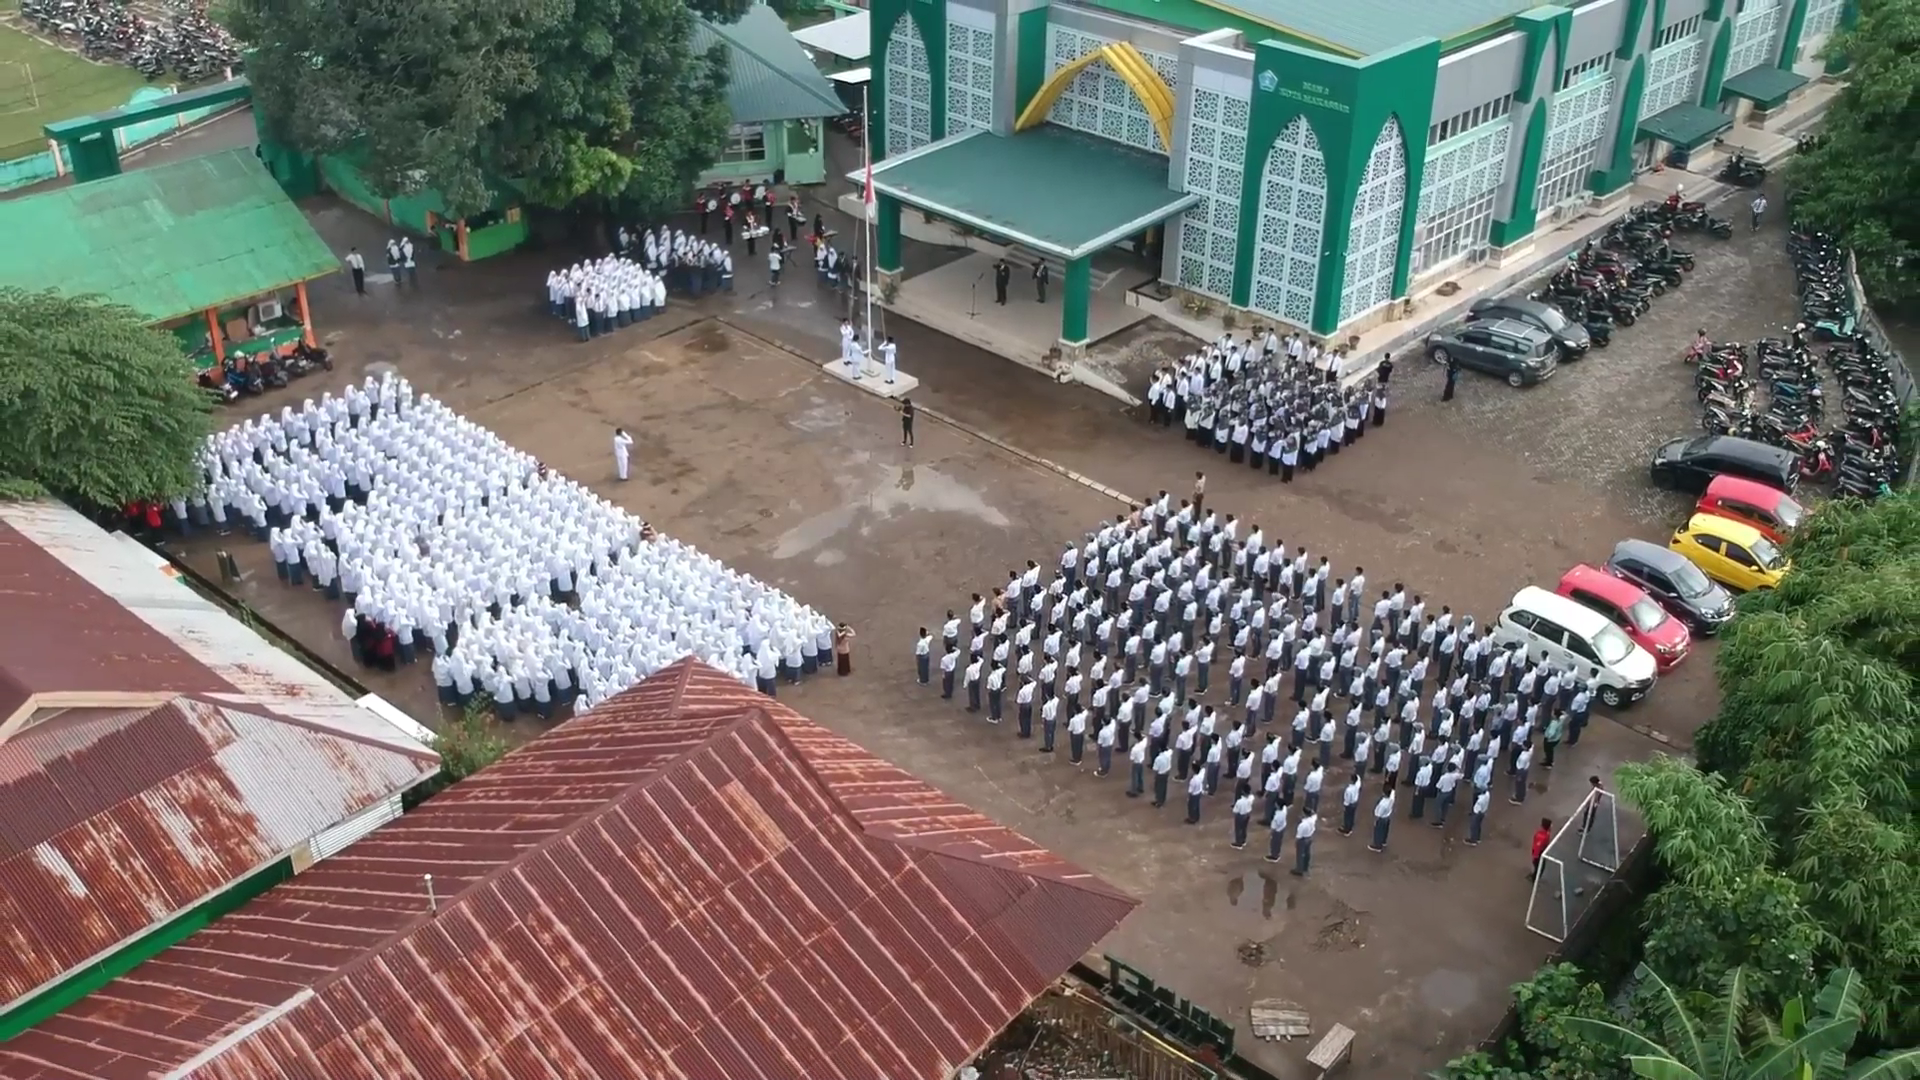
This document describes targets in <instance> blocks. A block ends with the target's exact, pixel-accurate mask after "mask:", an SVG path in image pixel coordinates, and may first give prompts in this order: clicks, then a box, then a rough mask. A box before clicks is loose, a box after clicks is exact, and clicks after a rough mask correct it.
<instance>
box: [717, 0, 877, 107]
mask: <svg viewBox="0 0 1920 1080" xmlns="http://www.w3.org/2000/svg"><path fill="white" fill-rule="evenodd" d="M715 44H720V45H725V46H726V48H727V108H728V110H729V111H730V112H732V114H733V122H734V123H736V124H766V123H772V122H774V121H777V120H812V119H818V118H820V117H824V116H839V115H840V114H841V113H843V112H846V111H847V105H846V102H844V101H841V100H840V95H838V94H836V93H834V92H833V84H832V83H830V82H828V81H827V77H826V76H825V75H822V74H820V69H819V68H816V67H814V66H813V61H811V60H809V59H807V54H806V51H805V50H804V49H802V48H801V47H800V43H799V42H798V41H795V40H794V39H793V34H792V33H791V32H790V31H788V29H787V24H786V22H785V21H784V20H782V19H781V18H780V16H779V15H778V14H777V13H775V12H774V10H773V9H772V8H770V7H768V6H766V5H765V4H755V5H753V6H752V7H750V8H748V9H747V13H746V14H745V15H743V16H741V18H740V21H738V22H733V23H714V22H709V21H708V20H706V19H698V20H696V21H695V22H694V24H693V48H694V51H696V52H703V53H704V52H706V51H707V50H708V49H711V48H712V47H713V46H714V45H715Z"/></svg>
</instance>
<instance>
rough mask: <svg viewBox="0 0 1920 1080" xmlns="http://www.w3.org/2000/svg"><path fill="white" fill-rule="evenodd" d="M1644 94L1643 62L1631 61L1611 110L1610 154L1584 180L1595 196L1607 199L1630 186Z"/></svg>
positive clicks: (1645, 69)
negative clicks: (1615, 116) (1614, 115)
mask: <svg viewBox="0 0 1920 1080" xmlns="http://www.w3.org/2000/svg"><path fill="white" fill-rule="evenodd" d="M1646 91H1647V58H1646V56H1645V55H1644V54H1642V55H1640V56H1636V57H1634V58H1633V67H1632V69H1630V70H1629V71H1628V72H1627V83H1626V87H1625V89H1624V90H1622V91H1621V93H1620V95H1619V99H1618V100H1617V101H1615V102H1614V108H1615V109H1617V110H1619V117H1620V119H1619V125H1618V127H1617V128H1616V129H1615V130H1614V133H1613V154H1612V155H1611V156H1610V157H1607V158H1603V159H1602V160H1601V161H1600V163H1599V167H1598V168H1595V169H1594V170H1593V174H1592V175H1591V176H1590V177H1589V178H1588V180H1587V186H1588V187H1589V188H1592V189H1593V193H1594V194H1595V195H1611V194H1613V193H1614V192H1616V191H1619V190H1620V189H1621V188H1623V187H1626V186H1627V185H1628V184H1630V183H1632V182H1633V148H1634V146H1635V145H1637V144H1638V143H1639V140H1640V124H1639V122H1638V120H1637V119H1636V118H1637V117H1638V116H1639V115H1640V101H1641V99H1642V98H1644V97H1645V96H1646Z"/></svg>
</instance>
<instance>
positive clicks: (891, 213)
mask: <svg viewBox="0 0 1920 1080" xmlns="http://www.w3.org/2000/svg"><path fill="white" fill-rule="evenodd" d="M873 248H874V256H875V260H876V261H875V262H874V266H873V268H874V269H875V270H878V271H880V272H881V273H883V274H891V273H898V272H899V271H900V269H901V266H900V200H899V199H896V198H894V197H893V196H891V195H879V194H876V195H875V196H874V222H873Z"/></svg>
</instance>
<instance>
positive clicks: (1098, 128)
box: [1047, 26, 1180, 154]
mask: <svg viewBox="0 0 1920 1080" xmlns="http://www.w3.org/2000/svg"><path fill="white" fill-rule="evenodd" d="M1108 44H1111V42H1110V41H1109V40H1108V39H1106V38H1103V37H1099V36H1097V35H1094V34H1086V33H1082V32H1080V31H1078V30H1070V29H1068V28H1067V27H1064V26H1049V27H1047V73H1048V74H1049V75H1051V74H1052V73H1053V72H1055V71H1058V70H1060V69H1061V68H1063V67H1066V66H1067V65H1068V64H1071V63H1073V62H1074V61H1075V60H1078V59H1080V58H1081V57H1083V56H1085V55H1087V54H1088V53H1090V52H1093V51H1095V50H1096V49H1099V48H1100V47H1101V46H1103V45H1108ZM1140 54H1141V55H1142V56H1144V57H1146V58H1147V62H1148V63H1150V64H1152V65H1153V69H1154V71H1156V72H1158V73H1159V74H1160V78H1161V79H1162V80H1164V81H1165V82H1166V84H1167V88H1168V89H1170V90H1172V91H1173V93H1174V95H1175V100H1178V97H1179V93H1180V65H1179V62H1178V61H1176V60H1175V59H1174V58H1173V57H1171V56H1167V55H1165V54H1163V53H1157V52H1148V51H1147V50H1145V49H1142V50H1140ZM1047 120H1048V121H1049V122H1051V123H1055V124H1059V125H1060V126H1061V127H1068V128H1072V129H1074V130H1075V131H1084V132H1086V133H1087V134H1089V135H1098V136H1100V137H1102V138H1106V139H1112V140H1113V141H1115V142H1119V143H1125V144H1127V145H1128V146H1132V147H1136V148H1138V149H1141V150H1150V151H1152V152H1154V153H1156V154H1165V153H1166V152H1167V148H1166V147H1164V146H1161V145H1160V135H1159V133H1158V132H1157V131H1155V130H1154V127H1153V119H1152V118H1151V117H1149V116H1148V115H1147V110H1146V107H1145V106H1143V105H1141V104H1140V98H1139V96H1138V95H1136V94H1135V93H1134V92H1133V87H1131V86H1129V85H1127V81H1126V80H1125V79H1122V78H1121V77H1120V76H1119V75H1118V74H1116V73H1115V72H1114V70H1113V69H1112V68H1111V67H1108V66H1107V63H1106V61H1104V60H1095V61H1094V62H1093V63H1091V64H1088V65H1087V66H1086V67H1085V68H1083V69H1082V70H1081V72H1080V74H1078V75H1076V76H1074V78H1073V81H1072V82H1071V83H1069V84H1067V88H1066V90H1065V91H1064V92H1063V93H1061V95H1060V100H1058V101H1056V102H1054V105H1053V110H1052V111H1051V112H1049V113H1048V114H1047Z"/></svg>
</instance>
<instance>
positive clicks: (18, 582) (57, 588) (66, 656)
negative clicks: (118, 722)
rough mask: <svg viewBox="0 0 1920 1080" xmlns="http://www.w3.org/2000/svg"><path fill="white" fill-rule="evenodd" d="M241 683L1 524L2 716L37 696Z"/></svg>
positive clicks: (211, 688) (179, 690)
mask: <svg viewBox="0 0 1920 1080" xmlns="http://www.w3.org/2000/svg"><path fill="white" fill-rule="evenodd" d="M232 691H233V687H232V686H231V685H230V684H228V683H227V681H226V680H225V679H222V678H220V677H219V676H218V675H216V674H214V673H213V672H212V671H211V670H209V669H208V668H207V667H206V665H204V664H202V663H200V662H199V661H197V660H195V659H194V658H193V657H192V656H190V655H188V653H187V652H186V650H184V649H182V648H180V646H178V645H176V644H174V643H173V642H171V641H169V640H167V638H166V636H165V635H163V634H161V633H159V632H158V631H156V630H155V629H154V628H153V627H151V626H149V625H147V623H145V622H144V621H142V620H141V618H140V617H139V616H138V615H135V614H134V613H132V612H131V611H128V610H127V609H126V608H125V607H124V606H122V605H121V604H120V602H119V601H117V600H115V599H114V598H113V597H111V596H108V595H107V594H106V593H105V592H103V591H101V590H100V589H99V588H97V587H96V586H94V585H93V584H92V583H91V582H89V581H87V580H86V579H85V578H83V577H81V576H80V575H79V574H76V573H74V572H73V570H72V569H70V568H69V567H68V566H67V565H66V564H65V563H63V562H61V561H60V559H59V558H58V557H57V556H55V555H54V554H53V553H52V552H49V551H47V550H46V549H45V548H43V547H41V546H40V545H39V544H37V543H35V542H34V541H33V540H31V539H30V538H28V537H27V536H26V535H24V534H23V533H21V532H20V530H18V529H16V528H14V527H13V525H11V524H10V523H7V522H4V521H0V721H4V720H5V719H6V718H7V717H9V716H12V715H13V714H14V713H15V712H17V711H18V710H19V709H20V708H21V707H22V706H23V705H25V704H26V703H27V702H28V701H29V700H30V699H31V698H32V697H33V696H34V695H36V694H157V693H175V694H212V693H220V692H228V693H231V692H232Z"/></svg>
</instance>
